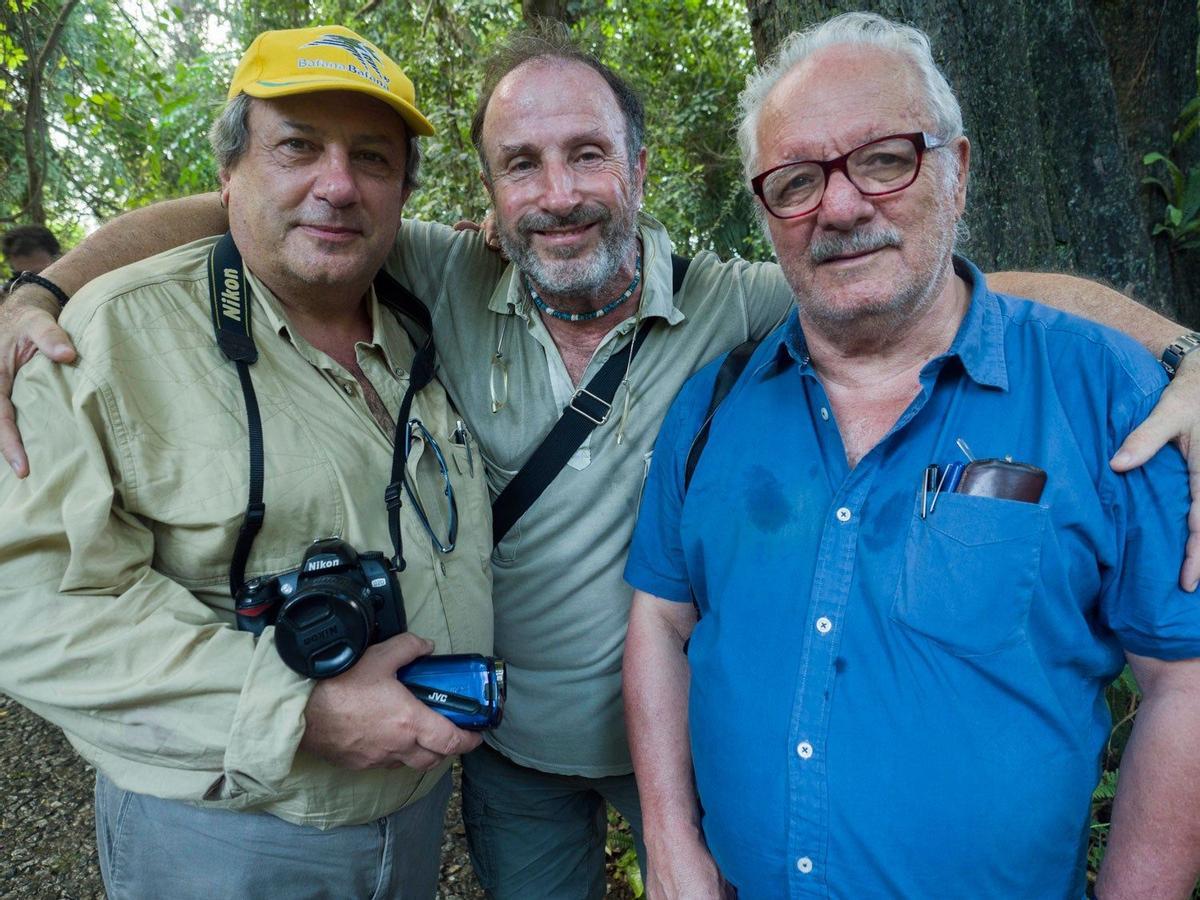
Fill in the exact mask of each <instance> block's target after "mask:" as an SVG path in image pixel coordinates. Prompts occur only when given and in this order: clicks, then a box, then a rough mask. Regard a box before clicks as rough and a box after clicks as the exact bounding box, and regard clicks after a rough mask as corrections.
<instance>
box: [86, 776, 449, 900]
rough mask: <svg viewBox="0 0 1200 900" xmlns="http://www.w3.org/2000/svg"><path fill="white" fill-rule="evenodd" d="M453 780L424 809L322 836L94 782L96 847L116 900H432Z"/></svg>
mask: <svg viewBox="0 0 1200 900" xmlns="http://www.w3.org/2000/svg"><path fill="white" fill-rule="evenodd" d="M450 786H451V785H450V773H449V772H447V773H446V776H445V778H443V779H442V780H441V781H439V782H438V784H437V787H435V788H434V789H433V790H432V791H430V792H429V793H428V794H427V795H426V796H424V797H422V798H421V799H420V800H418V801H417V802H416V803H412V804H410V805H409V806H406V807H405V808H404V809H401V810H399V811H398V812H394V813H392V814H391V815H390V816H387V817H386V818H383V819H377V820H376V821H374V822H368V823H367V824H365V825H346V826H342V827H340V828H331V829H328V830H325V831H322V830H321V829H319V828H313V827H311V826H305V825H293V824H291V823H290V822H285V821H283V820H282V819H279V818H276V817H275V816H271V815H266V814H264V813H245V812H231V811H229V810H223V809H201V808H199V807H195V806H191V805H190V804H187V803H181V802H179V801H176V800H162V799H159V798H158V797H150V796H147V795H145V794H135V793H132V792H131V791H123V790H121V789H120V788H119V787H117V786H116V785H115V784H113V783H112V782H111V781H109V780H108V779H107V778H105V777H104V776H103V775H101V774H99V773H97V775H96V846H97V848H98V849H99V852H100V873H101V875H102V876H103V878H104V887H105V889H106V890H107V891H108V896H109V897H110V898H111V900H143V898H145V900H151V898H153V900H162V898H168V897H169V898H171V900H193V898H195V900H211V898H213V897H221V898H260V897H262V898H274V897H287V898H288V900H300V898H312V900H323V898H339V900H340V898H355V900H384V898H392V900H432V898H433V897H434V896H435V894H436V892H437V884H438V874H439V871H440V869H441V856H442V820H443V818H444V816H445V812H446V804H447V803H448V802H449V800H450Z"/></svg>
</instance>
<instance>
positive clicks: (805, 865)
mask: <svg viewBox="0 0 1200 900" xmlns="http://www.w3.org/2000/svg"><path fill="white" fill-rule="evenodd" d="M796 868H797V869H799V870H800V871H801V873H802V874H804V875H807V874H808V873H809V872H811V871H812V860H811V859H809V858H808V857H807V856H802V857H800V858H799V859H798V860H796Z"/></svg>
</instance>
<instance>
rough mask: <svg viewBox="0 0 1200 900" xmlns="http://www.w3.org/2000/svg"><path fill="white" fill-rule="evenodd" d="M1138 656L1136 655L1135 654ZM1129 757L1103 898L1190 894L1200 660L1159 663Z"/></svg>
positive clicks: (1199, 770) (1197, 806) (1198, 789)
mask: <svg viewBox="0 0 1200 900" xmlns="http://www.w3.org/2000/svg"><path fill="white" fill-rule="evenodd" d="M1131 662H1132V660H1131ZM1157 667H1158V668H1159V669H1160V671H1162V672H1163V674H1162V675H1161V676H1160V677H1158V678H1156V679H1154V680H1152V681H1150V682H1149V683H1147V680H1146V679H1145V678H1144V676H1143V673H1142V672H1139V668H1138V666H1135V667H1134V673H1135V674H1136V675H1138V681H1139V683H1141V684H1142V690H1143V700H1142V703H1141V705H1140V706H1139V708H1138V714H1137V721H1136V724H1135V726H1134V731H1133V736H1132V737H1131V738H1130V741H1129V744H1128V746H1127V747H1126V750H1125V754H1124V756H1123V757H1122V759H1121V775H1120V783H1119V787H1118V791H1117V798H1116V801H1115V803H1114V806H1113V817H1112V830H1111V833H1110V836H1109V841H1108V849H1107V852H1106V853H1105V857H1104V865H1103V867H1102V869H1101V871H1100V878H1099V881H1098V882H1097V886H1096V887H1097V896H1098V897H1100V898H1121V900H1126V898H1131V900H1136V898H1147V900H1149V898H1155V900H1168V898H1172V897H1178V898H1186V897H1188V896H1190V895H1191V892H1192V890H1193V887H1194V885H1195V883H1196V878H1197V875H1198V874H1200V754H1197V752H1196V747H1197V746H1198V744H1200V660H1185V661H1182V662H1174V663H1158V664H1157Z"/></svg>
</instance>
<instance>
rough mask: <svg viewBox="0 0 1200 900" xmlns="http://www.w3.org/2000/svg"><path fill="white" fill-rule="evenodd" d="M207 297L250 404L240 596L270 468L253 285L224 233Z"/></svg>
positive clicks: (232, 567) (220, 342)
mask: <svg viewBox="0 0 1200 900" xmlns="http://www.w3.org/2000/svg"><path fill="white" fill-rule="evenodd" d="M208 298H209V303H210V306H211V311H212V320H213V331H214V332H215V334H216V337H217V346H218V347H219V348H220V349H221V352H222V353H223V354H225V356H226V357H227V358H228V359H229V360H230V361H231V362H232V363H233V364H234V365H236V366H237V373H238V381H240V382H241V385H242V397H243V399H244V400H245V402H246V426H247V430H248V431H249V432H250V496H249V499H248V500H247V503H246V514H245V515H244V516H243V517H242V527H241V528H240V529H239V530H238V536H237V543H236V544H234V548H233V558H232V559H231V560H230V562H229V593H230V595H231V596H233V597H238V596H239V595H240V594H241V593H242V587H243V585H244V584H245V580H246V561H247V560H248V559H250V548H251V547H252V546H253V544H254V539H255V538H256V537H257V536H258V532H259V530H260V529H261V528H262V524H263V520H264V519H265V518H266V514H267V508H266V506H265V504H264V503H263V480H264V479H265V477H266V466H265V463H264V460H263V428H262V416H261V415H260V414H259V411H258V400H257V399H256V397H255V395H254V383H253V381H251V379H250V366H251V365H253V364H254V363H255V362H257V361H258V349H257V348H256V347H255V346H254V337H253V336H252V335H251V333H250V287H249V285H248V284H246V273H245V270H244V269H243V268H242V254H241V253H239V252H238V248H237V246H236V245H235V244H234V243H233V236H232V235H230V234H229V232H226V233H225V236H224V237H222V238H221V239H220V240H219V241H217V243H216V244H215V245H214V246H213V249H212V252H210V253H209V255H208Z"/></svg>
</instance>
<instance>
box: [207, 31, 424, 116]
mask: <svg viewBox="0 0 1200 900" xmlns="http://www.w3.org/2000/svg"><path fill="white" fill-rule="evenodd" d="M315 91H360V92H361V93H364V94H370V95H371V96H372V97H376V98H377V99H379V100H382V101H383V102H384V103H386V104H388V105H389V106H391V107H392V108H393V109H394V110H396V112H398V113H399V114H400V118H402V119H403V120H404V123H405V124H406V125H407V126H408V127H409V128H410V129H411V130H412V132H413V133H414V134H433V126H432V125H430V124H429V121H428V120H427V119H426V118H425V117H424V116H423V115H421V112H420V111H419V110H418V109H417V107H416V106H415V105H414V104H415V103H416V99H417V95H416V92H415V91H414V90H413V83H412V82H411V81H410V80H409V78H408V76H407V75H405V74H404V72H402V71H401V70H400V67H399V66H398V65H396V64H395V63H394V62H392V60H391V59H390V58H389V57H388V55H387V54H386V53H384V52H383V51H382V50H380V49H379V48H378V47H376V46H375V45H374V44H372V43H371V42H370V41H368V40H364V39H363V38H361V37H359V36H358V35H357V34H355V33H354V32H353V31H351V30H350V29H349V28H343V27H342V26H341V25H322V26H321V27H319V28H292V29H289V30H287V31H264V32H263V33H262V34H260V35H259V36H258V37H256V38H255V39H254V41H253V43H251V44H250V46H249V48H247V50H246V52H245V53H244V54H243V55H242V60H241V62H239V63H238V67H237V70H236V71H235V72H234V73H233V82H232V83H231V84H230V85H229V99H230V100H232V99H233V98H234V97H236V96H237V95H238V94H243V93H245V94H249V95H250V96H251V97H262V98H267V97H286V96H288V95H290V94H309V93H313V92H315Z"/></svg>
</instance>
